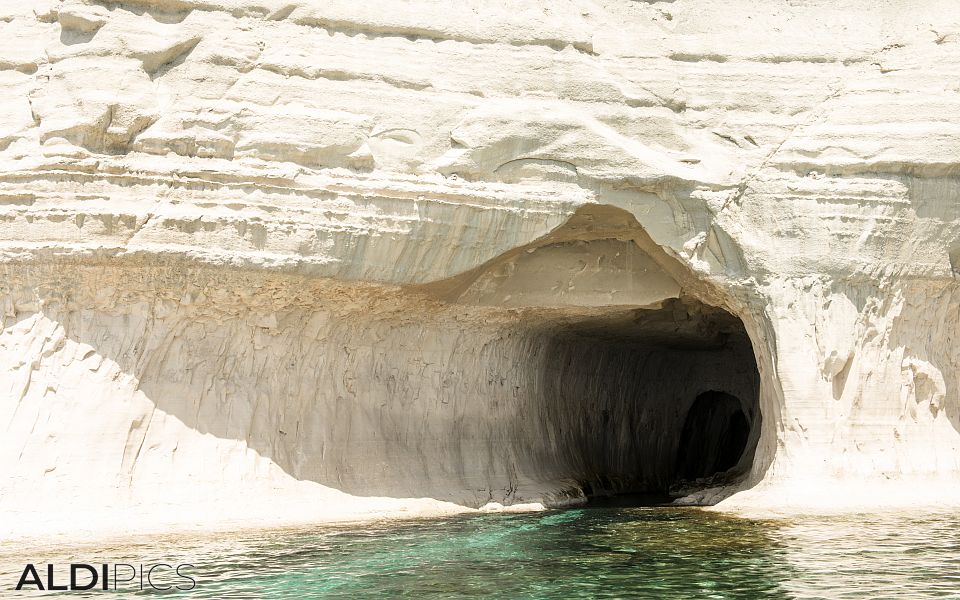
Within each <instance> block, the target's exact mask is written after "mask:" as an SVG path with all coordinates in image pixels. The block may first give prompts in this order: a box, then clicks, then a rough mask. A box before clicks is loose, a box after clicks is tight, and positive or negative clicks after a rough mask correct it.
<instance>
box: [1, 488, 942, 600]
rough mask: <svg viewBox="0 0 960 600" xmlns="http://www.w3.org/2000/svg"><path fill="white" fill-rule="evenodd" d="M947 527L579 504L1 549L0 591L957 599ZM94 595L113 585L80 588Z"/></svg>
mask: <svg viewBox="0 0 960 600" xmlns="http://www.w3.org/2000/svg"><path fill="white" fill-rule="evenodd" d="M958 525H960V515H956V514H952V513H949V514H929V513H924V514H916V515H912V514H903V513H888V514H880V515H856V516H845V517H805V518H796V519H791V520H789V521H753V520H745V519H739V518H734V517H729V516H724V515H719V514H716V513H709V512H705V511H701V510H698V509H682V508H664V507H651V508H603V509H597V508H589V509H579V510H566V511H555V512H547V513H530V514H493V515H482V516H464V517H457V518H447V519H438V520H422V521H407V522H386V523H378V524H373V525H371V524H365V525H353V526H337V527H330V526H326V527H316V528H310V529H297V530H276V531H259V532H245V533H236V534H230V535H223V534H221V535H204V536H189V537H183V536H168V537H155V538H150V539H146V540H141V541H136V542H131V543H125V544H122V545H116V544H114V545H110V547H98V546H93V545H92V546H87V547H82V548H52V547H49V548H30V549H26V548H11V547H9V546H7V547H5V548H4V550H3V551H2V553H0V563H2V577H3V582H4V583H3V588H4V589H5V590H12V588H13V586H14V585H15V583H16V580H17V577H18V576H19V572H20V570H21V569H22V565H23V563H24V562H26V561H27V560H28V559H29V560H31V561H36V562H39V563H44V564H45V563H46V562H55V563H58V564H59V563H69V562H71V561H72V562H89V563H97V562H135V563H150V562H159V561H163V562H168V563H169V562H189V563H192V564H194V565H196V569H195V570H194V571H193V572H194V573H195V574H196V577H197V579H198V586H197V588H196V589H194V590H192V591H190V592H189V593H176V592H175V591H172V592H167V593H163V594H161V593H159V592H152V593H146V592H144V593H142V594H140V593H138V594H133V593H132V592H128V593H127V594H123V595H135V596H146V595H162V596H164V597H166V598H179V597H189V598H262V599H270V598H397V597H429V598H447V597H472V598H486V597H502V598H934V597H938V598H949V597H954V598H960V579H958V573H960V569H958V566H960V553H958V549H960V546H958V545H960V527H958ZM9 593H10V594H11V595H14V593H13V592H12V591H11V592H9ZM6 595H7V594H6V593H4V594H3V596H4V597H6ZM37 595H38V593H37V592H33V593H31V594H24V595H23V597H31V596H32V597H35V596H37ZM104 595H109V596H111V597H118V596H120V595H119V594H107V593H105V592H99V593H93V594H89V596H92V597H103V596H104ZM64 596H69V597H71V598H77V597H84V596H85V594H84V593H82V592H70V593H68V594H64Z"/></svg>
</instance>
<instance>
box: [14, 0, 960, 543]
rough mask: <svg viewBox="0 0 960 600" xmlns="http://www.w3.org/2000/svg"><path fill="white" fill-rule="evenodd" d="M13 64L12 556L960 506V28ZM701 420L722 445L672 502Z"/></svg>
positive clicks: (604, 32)
mask: <svg viewBox="0 0 960 600" xmlns="http://www.w3.org/2000/svg"><path fill="white" fill-rule="evenodd" d="M0 34H2V35H0V82H2V85H3V89H4V91H5V94H4V95H3V98H2V99H0V271H2V273H3V277H2V278H0V308H2V310H0V328H2V332H0V423H2V426H3V428H4V429H3V435H2V436H0V466H2V470H0V472H2V475H0V508H2V511H0V515H2V516H0V530H2V531H3V532H5V533H6V534H7V535H13V534H36V533H40V532H43V531H65V530H70V529H73V530H76V529H77V528H78V527H81V528H82V527H88V528H90V529H104V528H109V527H128V528H130V527H140V528H143V527H147V526H148V525H149V526H151V527H154V528H165V527H211V526H221V525H222V526H234V525H237V524H248V525H249V524H276V523H290V522H300V521H313V520H326V519H348V518H365V517H372V516H381V515H386V514H391V515H396V514H435V513H437V512H446V511H458V510H464V509H467V508H477V507H481V506H484V505H486V506H487V507H494V508H496V507H500V506H513V507H523V506H527V507H529V506H531V505H538V504H547V505H556V504H563V503H566V502H571V501H578V500H579V499H582V497H583V495H584V494H585V493H590V492H591V490H592V491H596V490H597V489H599V488H610V489H616V490H633V491H644V490H654V489H656V490H661V491H662V490H665V489H667V488H668V487H671V486H673V487H672V489H674V490H675V491H676V490H678V489H679V490H680V492H679V494H680V495H684V494H685V496H684V498H682V500H681V501H683V502H690V503H705V504H714V503H717V502H719V504H718V505H717V507H718V508H720V509H728V510H740V511H745V512H752V513H760V512H764V511H778V510H827V509H836V508H863V507H869V506H902V505H915V504H917V503H938V502H941V503H950V504H957V503H960V448H958V446H960V390H958V383H960V382H958V372H960V349H958V345H957V341H958V336H960V285H958V283H957V281H958V280H957V278H958V277H960V82H958V81H957V79H956V77H955V74H956V73H957V72H958V71H960V10H958V7H957V4H956V2H953V1H950V0H942V1H926V0H924V1H920V0H898V1H882V2H866V1H860V0H852V1H850V2H846V3H840V4H837V3H835V2H826V1H820V0H804V1H803V2H791V3H782V2H772V1H771V2H755V1H754V2H746V1H744V0H723V1H719V2H710V3H706V2H697V1H694V0H674V1H669V2H668V1H664V2H646V1H635V0H563V1H556V2H552V1H551V2H543V1H541V2H535V1H531V0H498V1H495V2H490V1H484V2H480V1H476V0H469V1H464V2H455V3H448V2H440V1H438V0H403V1H401V0H388V1H384V2H368V3H360V2H347V1H341V0H336V1H328V2H315V3H311V2H297V1H290V0H284V1H282V2H281V1H279V0H277V1H274V0H156V1H148V0H121V1H119V2H101V1H98V0H62V1H59V0H38V1H36V2H31V3H17V2H6V3H4V4H3V5H2V6H0ZM707 392H723V393H724V394H727V395H730V396H734V397H736V398H738V399H739V400H740V401H742V407H741V408H742V414H743V415H744V418H745V419H746V422H747V426H748V427H749V435H748V440H747V448H746V450H745V451H744V453H743V454H742V456H740V458H739V461H738V462H737V464H736V465H734V466H732V467H731V468H730V469H726V467H727V466H729V465H724V466H723V467H722V468H721V469H720V470H721V471H724V470H725V473H720V474H719V475H718V476H716V477H713V478H708V479H706V480H703V479H701V480H699V481H694V482H690V481H683V482H679V480H678V479H677V477H676V474H677V473H678V472H679V471H681V470H684V469H687V468H688V467H689V468H694V470H695V467H696V465H694V467H690V465H689V464H687V463H684V464H683V465H682V464H681V463H683V461H687V460H693V459H690V458H689V457H686V456H684V452H685V450H684V448H687V446H684V443H685V442H684V439H685V438H684V435H685V434H684V433H683V430H684V423H685V419H686V415H688V413H689V412H690V411H692V410H693V408H692V407H693V406H694V404H695V401H696V398H698V396H700V395H702V394H703V393H707ZM715 414H719V413H715ZM693 447H694V446H689V448H693ZM718 464H719V463H718ZM700 466H703V465H700ZM715 466H716V465H715ZM706 471H709V469H706V470H705V471H704V472H706ZM691 472H692V471H691ZM678 483H682V485H680V486H679V487H677V485H676V484H678Z"/></svg>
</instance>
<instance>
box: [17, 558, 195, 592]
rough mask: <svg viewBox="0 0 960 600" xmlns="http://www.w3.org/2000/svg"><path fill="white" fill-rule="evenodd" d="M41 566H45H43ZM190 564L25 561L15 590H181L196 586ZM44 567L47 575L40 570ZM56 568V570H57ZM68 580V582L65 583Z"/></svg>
mask: <svg viewBox="0 0 960 600" xmlns="http://www.w3.org/2000/svg"><path fill="white" fill-rule="evenodd" d="M44 567H46V568H45V569H44ZM192 569H193V565H191V564H187V563H183V564H177V565H171V564H168V563H155V564H147V565H144V564H139V565H131V564H127V563H113V564H109V563H103V564H100V565H96V566H94V565H88V564H86V563H71V564H70V566H69V568H61V569H57V568H55V567H54V565H52V564H47V565H40V570H39V571H38V570H37V565H34V564H33V563H28V564H27V566H25V567H24V568H23V574H22V575H20V581H19V582H17V590H37V591H80V590H103V591H117V590H141V591H142V590H151V589H153V590H157V591H159V592H165V591H168V590H172V589H174V588H176V589H178V590H181V591H184V592H186V591H188V590H192V589H193V588H195V587H197V580H196V579H194V578H193V576H191V575H190V571H191V570H192ZM41 571H46V573H45V575H46V577H45V578H44V577H41V575H40V572H41ZM58 571H59V573H58ZM67 582H69V583H67Z"/></svg>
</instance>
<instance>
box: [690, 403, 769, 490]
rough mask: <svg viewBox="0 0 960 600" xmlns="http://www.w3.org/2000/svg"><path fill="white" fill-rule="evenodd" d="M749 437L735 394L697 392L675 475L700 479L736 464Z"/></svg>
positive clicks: (746, 421)
mask: <svg viewBox="0 0 960 600" xmlns="http://www.w3.org/2000/svg"><path fill="white" fill-rule="evenodd" d="M749 436H750V422H749V421H748V420H747V415H746V414H745V413H744V411H743V407H742V406H741V404H740V400H739V399H738V398H737V397H735V396H732V395H730V394H726V393H724V392H717V391H709V392H704V393H702V394H700V395H699V396H697V399H696V400H695V401H694V403H693V406H691V407H690V410H689V411H688V412H687V418H686V419H685V420H684V423H683V431H682V433H681V434H680V445H679V447H678V451H677V466H676V469H675V472H676V475H677V477H679V478H680V479H684V480H694V479H700V478H704V477H709V476H711V475H714V474H715V473H722V472H724V471H727V470H728V469H731V468H733V467H735V466H736V465H737V463H738V462H739V461H740V457H741V456H742V455H743V451H744V450H746V449H747V439H748V437H749Z"/></svg>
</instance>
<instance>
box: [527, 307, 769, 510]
mask: <svg viewBox="0 0 960 600" xmlns="http://www.w3.org/2000/svg"><path fill="white" fill-rule="evenodd" d="M541 334H542V339H543V340H544V341H543V344H544V348H543V351H542V354H541V360H542V362H541V364H542V365H543V368H542V375H541V379H540V381H539V384H538V387H539V392H540V393H539V394H538V395H537V396H538V400H537V402H538V406H536V407H532V410H531V412H532V414H533V415H535V417H536V419H537V423H535V424H532V425H531V424H529V423H528V424H527V425H528V426H532V427H533V428H534V430H536V431H538V434H537V436H536V437H537V439H540V440H547V441H549V447H547V448H544V449H543V452H542V453H540V454H537V455H535V456H534V460H536V461H537V462H538V465H537V471H539V472H541V473H542V472H544V468H543V467H544V465H545V464H552V467H553V468H552V469H549V470H550V471H552V472H553V473H555V474H556V475H557V476H558V478H564V479H566V480H568V481H569V480H571V479H572V480H573V481H574V482H575V483H576V486H577V487H578V488H579V494H580V495H582V496H586V497H587V499H588V500H592V501H596V502H603V503H606V504H609V503H611V502H613V503H614V504H615V505H621V504H622V503H623V502H626V503H630V504H656V503H661V502H663V501H665V500H669V499H670V498H671V497H676V496H679V495H686V494H687V493H690V492H691V491H695V490H696V489H698V488H705V487H712V486H715V485H723V484H725V483H732V482H734V481H736V480H737V479H738V478H740V477H742V476H743V475H745V474H746V473H747V472H748V471H749V470H750V467H751V464H752V460H753V454H754V451H755V448H756V444H757V440H758V438H759V427H760V410H759V374H758V370H757V363H756V360H755V357H754V354H753V350H752V346H751V343H750V340H749V337H748V335H747V333H746V330H745V328H744V326H743V323H742V322H741V320H740V319H739V318H737V317H736V316H734V315H733V314H731V313H729V312H727V311H725V310H723V309H721V308H718V307H715V306H710V305H708V304H705V303H703V302H701V301H699V300H697V299H694V298H690V297H683V298H677V299H671V300H668V301H665V302H663V303H662V304H660V305H659V306H657V307H655V308H646V309H633V310H614V311H610V310H607V311H605V312H603V313H602V314H595V315H590V316H587V317H584V316H583V315H580V316H577V317H567V318H564V319H561V320H557V321H555V322H554V323H552V325H551V326H550V327H548V328H545V329H542V330H541ZM679 490H683V491H682V492H680V491H679Z"/></svg>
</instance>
